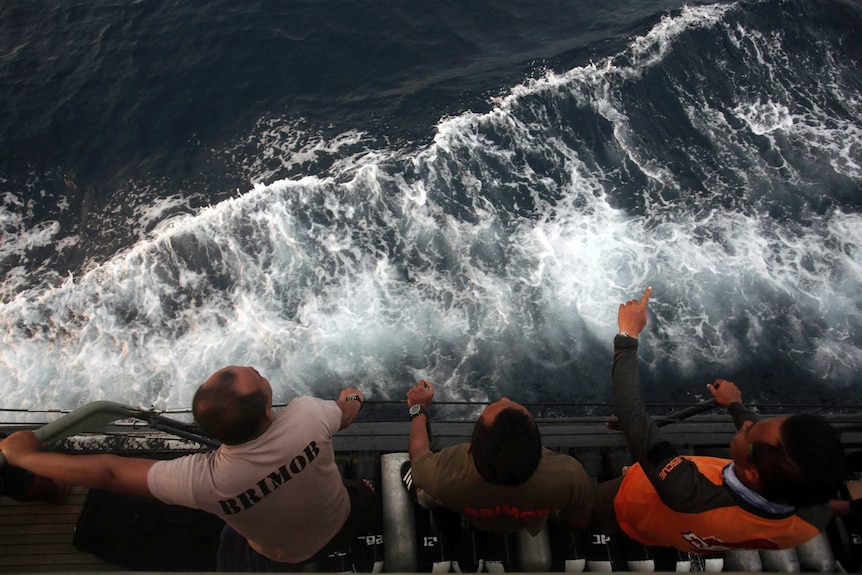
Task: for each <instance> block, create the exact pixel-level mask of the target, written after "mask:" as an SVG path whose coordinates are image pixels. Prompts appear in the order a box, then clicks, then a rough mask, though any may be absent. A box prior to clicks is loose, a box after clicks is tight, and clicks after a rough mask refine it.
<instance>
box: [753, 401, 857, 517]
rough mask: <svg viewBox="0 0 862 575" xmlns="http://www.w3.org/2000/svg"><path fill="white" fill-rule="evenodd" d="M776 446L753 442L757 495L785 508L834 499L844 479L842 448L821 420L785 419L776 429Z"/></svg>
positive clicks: (813, 417) (815, 417) (809, 417)
mask: <svg viewBox="0 0 862 575" xmlns="http://www.w3.org/2000/svg"><path fill="white" fill-rule="evenodd" d="M779 434H780V438H781V439H780V442H781V443H780V445H770V444H768V443H763V442H756V443H753V444H752V456H753V458H754V461H755V464H756V465H757V469H758V472H759V473H760V478H761V482H762V484H763V490H762V491H761V495H763V496H764V497H766V498H767V499H769V500H770V501H775V502H779V503H787V504H789V505H794V506H800V505H813V504H816V503H823V502H825V501H828V500H829V499H831V498H833V497H835V496H836V492H837V490H838V489H839V487H840V486H841V482H842V480H843V479H844V467H845V456H844V448H843V447H842V446H841V441H840V439H839V437H838V432H837V431H836V430H835V428H833V427H832V426H831V425H829V423H828V422H827V421H826V419H824V418H823V417H821V416H819V415H812V414H799V415H793V416H790V417H788V418H787V419H786V420H785V421H784V423H782V424H781V428H780V430H779Z"/></svg>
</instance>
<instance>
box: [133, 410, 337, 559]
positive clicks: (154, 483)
mask: <svg viewBox="0 0 862 575" xmlns="http://www.w3.org/2000/svg"><path fill="white" fill-rule="evenodd" d="M340 425H341V409H340V408H339V407H338V404H336V403H335V402H334V401H324V400H321V399H316V398H313V397H299V398H297V399H294V400H293V401H291V402H290V404H289V405H288V406H287V407H285V408H283V409H282V410H281V411H279V412H278V413H277V414H276V415H275V417H274V418H273V423H272V425H271V426H270V427H269V429H267V430H266V432H265V433H264V434H263V435H261V436H260V437H258V438H257V439H255V440H253V441H249V442H247V443H243V444H241V445H223V446H221V447H220V448H219V449H217V450H215V451H213V452H209V453H201V454H195V455H188V456H185V457H180V458H178V459H173V460H170V461H159V462H157V463H156V464H155V465H153V466H152V468H150V472H149V474H148V476H147V483H148V485H149V488H150V492H151V493H152V494H153V495H154V496H155V497H156V498H157V499H159V500H161V501H164V502H165V503H170V504H176V505H184V506H186V507H192V508H195V509H202V510H204V511H208V512H210V513H213V514H215V515H218V516H219V517H221V518H223V519H224V520H225V522H227V523H228V524H229V525H230V526H231V527H233V528H234V529H235V530H236V531H237V532H238V533H240V534H241V535H242V536H243V537H245V538H246V539H247V540H248V542H249V544H250V545H251V547H252V548H253V549H255V550H256V551H257V552H258V553H260V554H261V555H263V556H265V557H268V558H269V559H272V560H274V561H281V562H285V563H299V562H301V561H304V560H306V559H308V558H309V557H311V556H312V555H314V554H315V553H316V552H317V551H319V550H320V549H321V548H322V547H323V546H324V545H326V544H327V543H328V542H329V541H330V539H332V538H333V537H334V536H335V534H336V533H338V531H339V530H340V529H341V527H342V526H343V525H344V523H345V522H346V521H347V517H348V515H349V514H350V499H349V497H348V494H347V490H346V489H345V488H344V484H343V482H342V478H341V474H340V473H339V471H338V467H337V466H336V464H335V453H334V451H333V449H332V436H333V434H335V433H336V432H337V431H338V429H339V427H340Z"/></svg>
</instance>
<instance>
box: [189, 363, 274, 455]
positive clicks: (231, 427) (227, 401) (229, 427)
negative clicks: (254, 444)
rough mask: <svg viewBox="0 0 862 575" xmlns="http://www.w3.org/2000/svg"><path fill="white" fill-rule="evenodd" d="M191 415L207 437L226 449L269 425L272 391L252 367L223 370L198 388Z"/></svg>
mask: <svg viewBox="0 0 862 575" xmlns="http://www.w3.org/2000/svg"><path fill="white" fill-rule="evenodd" d="M192 413H193V414H194V417H195V420H196V421H197V422H198V425H200V427H201V429H202V430H203V431H204V432H205V433H206V434H207V435H209V436H210V437H213V438H214V439H217V440H219V441H221V442H222V443H225V444H227V445H237V444H240V443H245V442H247V441H251V440H252V439H254V438H256V437H258V436H259V435H260V434H261V433H263V432H264V431H265V430H266V429H267V428H268V427H269V424H270V423H271V419H272V388H271V387H270V385H269V382H268V381H267V380H266V379H265V378H264V377H261V375H260V374H259V373H258V372H257V370H256V369H254V368H253V367H240V366H230V367H225V368H223V369H220V370H218V371H217V372H215V373H214V374H213V375H211V376H210V377H209V379H207V380H206V381H205V382H204V383H203V385H201V386H200V387H199V388H198V390H197V392H196V393H195V397H194V399H193V400H192Z"/></svg>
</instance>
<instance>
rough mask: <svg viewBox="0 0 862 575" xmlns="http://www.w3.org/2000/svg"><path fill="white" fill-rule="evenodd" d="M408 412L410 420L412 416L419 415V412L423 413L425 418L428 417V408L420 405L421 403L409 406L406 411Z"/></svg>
mask: <svg viewBox="0 0 862 575" xmlns="http://www.w3.org/2000/svg"><path fill="white" fill-rule="evenodd" d="M408 413H409V414H410V419H411V420H412V419H413V418H414V417H416V416H417V415H419V414H420V413H424V414H425V419H428V410H427V409H425V408H424V407H422V406H421V405H419V404H418V403H417V404H416V405H411V406H410V410H409V411H408Z"/></svg>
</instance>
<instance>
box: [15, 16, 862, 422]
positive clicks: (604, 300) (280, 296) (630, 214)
mask: <svg viewBox="0 0 862 575" xmlns="http://www.w3.org/2000/svg"><path fill="white" fill-rule="evenodd" d="M734 9H737V7H736V5H713V6H706V7H694V8H686V9H685V10H683V11H682V13H681V14H680V15H677V16H674V17H666V18H664V19H662V21H661V22H660V23H658V24H657V25H656V26H655V27H654V28H653V29H652V30H651V31H650V32H649V33H648V34H646V35H644V36H643V37H640V38H637V39H635V40H634V41H633V42H632V44H631V46H629V48H628V49H627V50H626V52H625V53H624V54H618V55H615V56H612V57H609V58H607V59H605V60H603V61H601V62H599V63H596V64H590V65H587V66H583V67H578V68H576V69H573V70H571V71H569V72H567V73H564V74H558V73H553V72H548V73H547V74H546V75H545V76H544V77H542V78H540V79H537V80H531V81H529V82H526V83H525V84H524V85H522V86H517V87H515V88H514V89H513V90H512V91H511V93H510V94H509V95H507V96H505V97H501V98H499V99H497V100H495V101H494V108H493V109H492V110H491V111H490V112H488V113H485V114H476V113H464V114H461V115H459V116H456V117H452V118H447V119H444V120H442V121H441V122H440V123H439V124H438V126H437V133H436V137H435V139H434V142H433V143H432V144H430V145H428V146H427V147H425V148H424V149H421V150H419V151H417V152H404V151H397V150H391V149H379V148H378V147H377V144H378V143H377V142H374V143H371V142H370V141H369V139H368V138H367V135H365V134H361V133H358V132H349V133H346V134H342V135H341V136H337V137H334V138H331V139H327V138H324V137H322V136H319V135H314V134H309V133H306V132H305V131H304V128H303V127H302V126H301V125H299V124H293V123H290V122H286V121H284V120H271V121H267V122H266V123H265V124H262V127H261V128H260V130H259V132H258V133H257V134H256V135H254V136H251V137H250V139H249V140H248V141H247V142H243V143H241V144H239V145H238V147H237V148H235V149H232V150H231V151H230V153H236V152H237V150H239V149H241V148H242V147H243V146H245V147H250V148H254V149H256V150H258V153H256V154H255V156H254V157H253V158H252V159H250V160H249V161H248V163H247V164H246V169H247V170H248V174H250V178H249V179H250V181H251V182H252V183H251V184H250V185H251V189H250V190H248V191H246V192H243V193H241V194H239V195H238V196H237V197H235V198H232V199H230V200H226V201H223V202H221V203H219V204H217V205H214V206H211V207H208V208H205V209H202V210H199V211H197V212H195V213H184V212H185V211H187V209H186V208H185V207H184V206H183V205H182V202H181V200H179V199H178V198H174V199H169V200H167V201H166V202H164V203H162V204H158V205H153V206H149V207H147V208H141V209H139V210H138V212H137V214H136V217H137V218H138V220H139V221H140V222H142V223H144V229H146V230H148V231H147V234H146V235H145V237H144V238H143V239H142V240H141V241H140V242H138V243H137V244H135V245H134V246H133V247H132V248H131V249H129V250H127V251H125V252H123V253H121V254H118V255H116V256H115V257H113V258H111V259H110V260H109V261H106V262H104V263H102V264H101V265H98V266H96V267H94V269H92V270H91V271H89V272H88V273H86V274H84V275H81V276H80V277H75V278H67V279H66V280H65V281H64V282H62V283H61V284H60V285H57V286H55V287H53V288H40V289H38V290H31V291H26V290H17V291H15V293H17V295H16V296H15V297H11V298H9V299H8V300H7V301H6V302H5V303H3V304H2V305H0V331H2V334H3V335H2V336H0V337H2V338H3V339H2V341H3V345H2V347H0V392H2V393H3V395H4V398H5V399H6V401H5V404H6V405H7V406H15V407H36V406H51V407H73V406H76V405H79V404H80V403H83V402H84V401H89V400H93V399H98V398H108V399H114V400H121V401H124V402H127V403H132V404H140V405H150V404H153V405H155V406H157V407H159V408H176V407H182V406H187V405H188V404H189V403H190V400H191V395H192V393H193V391H194V389H195V387H196V386H197V385H198V384H199V383H200V382H201V381H202V380H203V378H205V377H206V376H207V375H208V374H209V373H210V372H211V371H213V370H214V369H216V368H218V367H221V366H222V365H226V364H252V365H255V366H257V367H258V368H259V369H260V370H261V372H262V373H264V375H266V376H267V377H268V378H269V379H270V380H271V381H272V383H273V384H274V386H275V389H276V401H277V402H280V401H286V400H288V399H289V398H290V397H292V396H294V395H296V394H303V393H316V394H319V395H323V396H327V395H329V396H333V395H334V394H335V392H337V390H338V389H340V388H341V387H342V386H344V385H347V384H351V385H352V384H357V385H361V386H362V387H363V389H364V391H366V393H367V394H368V395H369V396H370V397H372V398H396V399H400V398H402V397H403V394H404V392H405V391H406V389H407V387H408V386H409V385H410V384H411V383H412V382H413V381H415V380H416V379H418V378H420V377H427V378H429V379H431V380H432V381H435V382H436V383H438V389H439V390H440V391H439V393H440V395H441V397H443V398H447V399H475V400H483V399H486V398H489V397H494V396H496V395H498V394H502V393H507V394H511V393H512V391H511V390H512V389H516V390H517V385H518V384H519V382H517V381H512V379H513V374H516V373H519V371H518V370H519V369H520V370H523V369H525V366H526V368H529V367H531V366H535V368H536V369H542V370H546V372H547V373H548V374H552V375H553V374H557V373H560V372H562V373H564V374H565V375H564V377H566V378H568V379H567V381H571V382H572V383H571V385H570V386H568V387H566V388H565V389H557V388H554V389H553V390H542V389H539V390H538V391H537V390H520V393H536V394H537V395H539V396H541V397H551V396H553V397H555V398H557V399H560V400H565V399H568V400H572V401H575V400H583V398H585V397H597V396H601V391H602V390H603V389H606V385H607V381H606V377H607V365H606V357H607V354H608V351H609V350H608V348H609V346H610V341H611V338H612V335H613V334H614V333H615V331H616V312H617V304H618V303H620V302H621V301H623V300H626V299H630V298H633V297H638V296H640V294H641V293H642V291H643V289H644V288H645V286H646V285H650V284H651V285H653V286H654V290H655V291H654V299H653V303H652V305H651V307H652V310H653V312H654V313H653V315H652V316H651V317H652V320H651V321H652V324H651V328H650V329H651V330H652V331H651V332H650V333H651V334H653V335H657V336H658V337H657V338H655V342H653V341H652V340H651V338H645V342H644V344H643V347H644V353H643V359H644V361H645V363H647V364H648V365H649V366H650V367H653V368H655V369H661V368H662V367H663V366H664V367H667V366H668V365H669V366H671V367H673V368H674V369H675V370H676V371H677V372H678V373H680V374H682V375H684V376H691V377H692V378H694V377H695V376H696V375H697V374H698V373H699V372H700V371H701V370H702V366H704V365H709V366H711V368H715V369H718V368H720V369H722V370H727V371H729V372H730V371H732V370H733V369H734V368H735V367H736V365H737V363H738V361H739V360H740V358H741V357H748V358H749V359H750V356H751V350H752V349H757V347H758V346H759V345H760V344H761V343H762V341H763V339H764V337H765V335H766V334H769V333H772V332H773V331H774V329H775V326H776V325H779V326H780V327H781V330H782V331H781V333H782V334H783V337H785V338H786V340H787V345H786V347H785V348H784V349H783V350H782V353H785V354H786V357H787V359H788V361H790V362H795V363H796V364H797V365H799V367H800V369H805V370H808V371H809V372H810V375H811V377H812V378H815V379H816V378H817V377H822V378H823V381H824V382H825V384H829V385H836V383H835V382H840V383H847V382H854V381H855V382H858V381H859V375H858V374H859V373H860V362H862V359H860V355H859V353H858V347H859V342H858V333H859V326H860V323H862V320H860V312H859V309H860V300H859V297H860V296H859V295H858V285H859V282H860V280H862V270H860V263H859V262H860V261H862V254H860V246H862V221H860V219H862V217H860V215H858V214H855V213H845V212H843V211H841V210H840V209H832V210H825V211H824V212H823V213H809V212H805V213H804V216H805V220H806V222H805V223H804V224H803V223H800V222H796V221H794V220H791V219H785V220H776V219H773V218H772V217H771V216H770V201H775V200H771V199H770V196H768V194H764V196H763V197H764V198H765V199H763V200H762V201H760V200H758V199H757V198H759V197H761V196H759V195H758V194H754V193H753V196H756V197H755V199H754V200H752V201H751V202H750V203H748V204H743V202H736V203H735V202H734V197H735V194H736V193H737V192H738V188H737V187H736V186H737V183H736V182H734V183H733V184H727V183H726V182H727V180H728V179H730V178H731V176H732V177H734V178H738V179H739V180H740V181H742V182H743V183H744V184H745V186H746V189H747V186H748V185H749V184H750V185H751V187H752V188H753V189H754V190H755V191H757V192H758V193H760V191H761V190H758V189H757V188H758V186H759V187H760V188H767V189H769V188H771V187H777V185H778V184H777V182H782V181H786V182H787V183H788V184H794V183H795V182H799V181H802V179H803V178H802V174H799V173H796V172H794V170H793V169H792V168H791V167H789V166H791V163H790V162H789V160H788V161H785V162H783V163H782V162H778V161H777V160H776V159H775V157H772V156H768V155H767V156H766V160H763V161H761V160H762V159H761V157H760V156H758V152H757V150H756V149H754V147H753V144H752V139H751V138H752V135H753V136H755V137H758V138H775V139H774V140H771V145H772V146H773V147H775V148H776V149H778V147H779V146H780V145H781V144H782V141H783V140H784V139H786V138H788V137H792V138H799V139H801V138H805V137H813V140H814V143H813V144H812V145H813V146H815V147H817V148H822V149H828V150H830V151H831V152H832V155H831V156H830V157H832V158H833V159H832V165H833V166H834V167H835V170H836V171H838V172H840V173H842V174H844V175H846V176H847V177H851V178H853V177H855V178H858V177H859V172H858V169H859V166H858V159H857V158H858V154H856V153H855V151H857V150H858V146H859V144H858V142H859V133H858V131H859V127H858V125H855V126H844V127H843V128H841V129H838V128H837V127H835V126H830V125H829V123H828V121H827V120H826V119H825V118H826V117H825V115H824V114H825V113H823V114H821V113H819V112H818V111H817V110H811V111H809V112H807V113H805V114H801V113H800V112H798V111H796V110H794V109H793V108H792V106H790V105H788V104H787V103H785V102H783V101H782V100H781V99H780V98H779V97H775V98H774V99H773V98H763V97H760V96H759V95H758V96H756V97H752V98H750V99H743V98H742V97H740V98H739V100H738V102H737V105H736V106H735V107H733V108H730V109H727V108H721V109H719V108H716V107H712V106H711V103H710V101H709V99H707V98H704V97H703V95H698V94H682V95H681V96H680V99H681V105H682V106H683V108H684V109H685V110H686V113H687V114H688V118H689V121H690V122H691V124H692V126H695V127H696V128H697V129H698V130H700V131H701V132H702V133H703V134H704V135H705V137H706V138H707V139H708V140H709V141H710V142H711V143H712V144H714V150H712V151H714V154H715V157H716V158H718V162H719V163H721V162H722V160H723V159H727V162H726V164H725V165H726V166H730V167H736V166H740V165H741V164H740V162H739V161H738V158H740V157H743V156H745V157H748V156H749V155H750V156H751V157H752V158H754V159H753V160H752V164H753V165H752V166H750V167H749V166H747V165H746V166H745V167H744V169H742V168H740V169H739V172H744V173H736V174H732V175H730V176H729V175H727V174H725V173H723V172H721V171H720V170H716V171H714V172H713V171H710V169H709V168H708V167H706V166H704V167H703V168H702V170H703V173H704V176H703V177H704V182H703V184H704V186H705V187H706V188H707V189H710V190H711V191H712V193H713V196H707V195H706V194H703V192H700V191H691V190H688V189H686V188H685V187H684V186H683V185H682V184H680V183H679V182H680V178H679V177H678V176H677V174H676V173H675V172H674V169H673V167H672V166H670V165H668V164H667V163H666V162H665V161H664V160H663V159H662V158H659V157H656V156H655V155H654V154H653V153H652V150H651V149H650V147H649V146H646V145H644V144H643V143H642V135H641V134H639V133H638V131H637V129H636V128H635V127H633V126H632V124H631V113H630V111H629V110H628V109H627V108H626V105H627V103H626V102H625V101H624V100H623V99H622V98H621V96H620V92H621V90H620V88H621V87H622V86H625V85H627V84H629V83H632V82H637V81H638V78H640V77H641V76H642V75H643V72H644V71H645V70H646V69H647V68H649V67H652V66H656V65H659V64H661V62H662V61H663V59H665V58H667V55H668V54H669V53H671V52H672V48H673V46H674V41H675V39H676V38H677V37H678V36H679V35H680V34H682V33H684V32H685V31H688V30H691V29H698V28H704V27H715V26H720V25H722V23H723V21H724V20H723V18H724V17H725V15H726V14H727V13H728V12H729V11H732V10H734ZM725 32H726V33H727V35H728V37H729V38H733V39H735V40H737V43H738V45H742V44H752V45H754V46H756V49H757V50H758V51H759V55H758V56H757V58H756V60H757V61H762V62H770V59H769V51H770V50H771V49H772V46H773V45H772V43H771V42H772V40H771V39H770V40H769V41H768V42H765V43H764V42H759V41H758V39H757V38H756V37H752V36H750V35H746V32H745V31H744V30H743V31H740V30H739V29H737V28H735V27H733V26H728V27H727V30H726V31H725ZM769 65H771V64H769ZM686 98H690V99H691V101H687V100H686ZM560 100H563V101H565V102H567V103H570V102H572V101H573V102H574V103H575V104H576V106H577V107H579V108H582V109H584V110H589V113H590V114H592V115H591V116H590V118H592V119H594V120H595V121H596V123H601V124H602V126H604V125H607V126H608V127H609V131H610V133H611V134H612V136H611V137H610V138H609V139H608V141H604V142H600V145H601V146H604V147H605V148H606V149H608V150H610V151H609V152H608V153H609V154H616V155H618V156H619V158H620V161H619V164H618V165H614V166H612V167H610V168H607V169H606V168H605V164H603V163H602V161H601V160H599V159H597V156H596V153H595V150H594V149H593V147H592V144H590V143H587V144H585V143H584V142H583V141H582V140H583V138H582V137H581V136H580V134H579V133H578V131H577V126H568V125H565V124H564V123H562V122H560V121H559V120H558V119H557V118H556V116H555V112H556V110H555V108H554V105H555V103H556V102H557V101H560ZM849 106H856V108H855V109H857V110H858V102H857V103H851V104H849ZM604 123H606V124H604ZM686 151H688V150H686ZM691 153H692V154H693V156H692V157H691V158H690V160H691V161H692V162H695V161H696V159H697V158H696V156H694V154H695V153H696V150H695V151H691ZM776 154H777V156H778V157H781V154H780V153H776ZM320 155H326V156H330V157H331V158H333V165H332V167H331V168H330V169H329V170H328V174H331V175H330V176H329V177H322V176H321V177H305V178H297V179H288V180H280V181H275V182H269V180H270V179H271V175H272V174H275V173H280V172H281V171H282V170H284V169H300V168H301V167H302V166H304V165H307V164H309V163H312V162H314V161H315V160H316V159H317V158H318V157H320ZM768 160H771V163H770V161H768ZM627 170H633V171H638V172H639V173H638V174H637V176H638V177H640V176H643V179H644V181H646V182H647V183H646V184H645V185H644V186H643V188H637V189H635V188H634V186H632V190H633V191H632V193H631V197H623V198H621V197H620V195H619V194H618V193H617V190H615V189H614V185H615V183H616V182H619V181H627V180H626V179H625V177H624V176H625V172H626V171H627ZM781 170H783V171H781ZM776 172H780V173H779V176H778V177H776ZM782 178H786V180H782ZM637 181H641V180H637ZM267 182H268V183H267ZM630 185H631V184H630ZM699 194H700V195H699ZM778 197H779V198H780V197H781V196H778ZM633 206H634V207H633ZM680 206H682V207H680ZM166 214H172V215H170V216H169V217H165V215H166ZM0 217H3V218H12V219H11V220H9V222H10V223H9V226H6V225H5V223H4V229H11V230H13V232H14V233H16V234H18V235H16V236H14V237H13V238H12V239H13V241H12V244H14V247H10V248H8V249H10V250H16V249H20V246H21V245H22V244H23V242H25V241H28V240H26V239H24V237H25V235H27V234H29V236H27V237H32V238H34V239H33V240H31V241H43V242H48V241H50V229H48V230H42V233H36V232H39V230H27V231H26V232H25V231H24V230H20V233H19V232H18V231H15V230H19V229H20V228H21V227H22V226H20V225H19V224H16V223H15V220H14V217H15V216H13V215H12V214H11V212H10V213H9V214H6V213H5V212H2V211H0ZM5 221H6V220H4V222H5ZM4 248H5V244H4ZM4 248H0V249H4ZM14 253H23V252H14ZM9 277H10V278H11V279H9V280H8V281H11V282H13V284H14V282H15V281H16V280H15V279H14V277H15V274H10V276H9ZM4 289H5V288H4ZM10 293H11V292H10ZM812 334H814V335H812ZM812 337H815V338H817V339H818V341H817V342H816V345H811V339H812ZM601 346H604V347H601ZM597 347H598V349H597ZM593 356H596V357H601V358H602V359H601V362H602V363H601V368H599V367H595V366H592V365H590V364H589V361H591V360H590V358H592V357H593ZM585 358H586V359H585ZM578 362H581V363H582V365H578V366H575V364H577V363H578ZM599 372H600V373H599ZM840 383H839V384H840ZM532 384H533V385H534V386H540V385H541V382H532ZM698 389H702V388H698Z"/></svg>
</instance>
